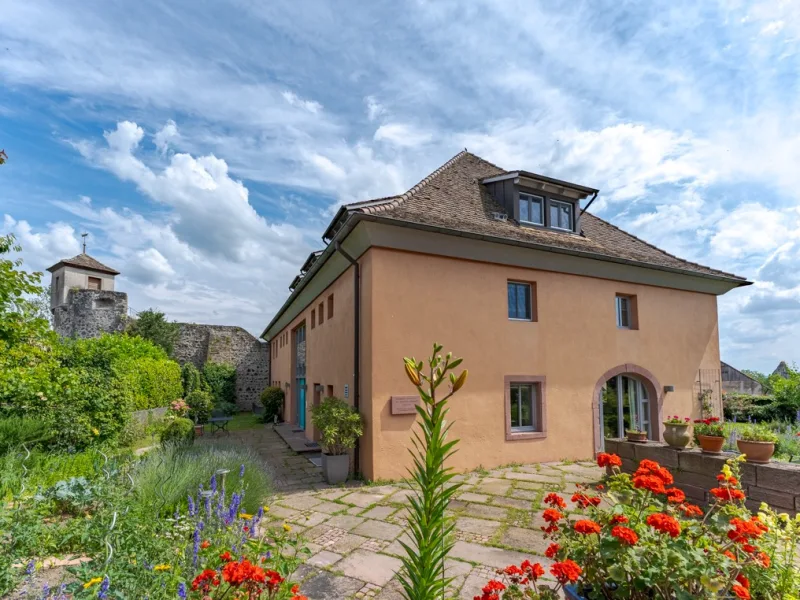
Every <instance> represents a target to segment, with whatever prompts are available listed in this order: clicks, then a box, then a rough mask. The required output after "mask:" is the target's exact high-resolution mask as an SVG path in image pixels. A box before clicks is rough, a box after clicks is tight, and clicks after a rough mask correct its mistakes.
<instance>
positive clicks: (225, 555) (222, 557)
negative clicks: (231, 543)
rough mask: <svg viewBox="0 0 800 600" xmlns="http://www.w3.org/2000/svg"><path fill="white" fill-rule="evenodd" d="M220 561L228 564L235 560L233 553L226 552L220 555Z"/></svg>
mask: <svg viewBox="0 0 800 600" xmlns="http://www.w3.org/2000/svg"><path fill="white" fill-rule="evenodd" d="M219 559H220V560H224V561H225V562H228V561H231V560H233V556H231V553H230V552H228V551H227V550H226V551H225V552H223V553H222V554H220V555H219Z"/></svg>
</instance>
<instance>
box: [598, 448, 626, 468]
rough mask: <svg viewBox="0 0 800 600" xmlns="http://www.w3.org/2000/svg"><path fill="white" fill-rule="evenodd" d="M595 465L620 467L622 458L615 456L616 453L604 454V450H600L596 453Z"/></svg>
mask: <svg viewBox="0 0 800 600" xmlns="http://www.w3.org/2000/svg"><path fill="white" fill-rule="evenodd" d="M597 466H598V467H621V466H622V459H621V458H620V457H619V456H617V455H616V454H606V453H605V452H601V453H600V454H598V455H597Z"/></svg>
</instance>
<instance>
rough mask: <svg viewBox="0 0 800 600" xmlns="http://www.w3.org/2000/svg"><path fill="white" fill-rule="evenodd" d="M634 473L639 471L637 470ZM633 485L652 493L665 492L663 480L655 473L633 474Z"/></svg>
mask: <svg viewBox="0 0 800 600" xmlns="http://www.w3.org/2000/svg"><path fill="white" fill-rule="evenodd" d="M636 473H639V471H637V472H636ZM633 487H635V488H638V489H642V490H647V491H649V492H652V493H653V494H663V493H665V492H666V488H665V487H664V482H663V481H662V480H661V479H660V478H658V477H656V476H655V475H648V474H644V475H637V474H634V477H633Z"/></svg>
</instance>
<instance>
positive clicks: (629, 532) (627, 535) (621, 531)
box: [611, 525, 639, 546]
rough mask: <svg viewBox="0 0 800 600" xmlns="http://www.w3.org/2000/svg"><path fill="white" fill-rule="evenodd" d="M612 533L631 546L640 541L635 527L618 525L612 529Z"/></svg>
mask: <svg viewBox="0 0 800 600" xmlns="http://www.w3.org/2000/svg"><path fill="white" fill-rule="evenodd" d="M611 535H613V536H614V537H615V538H617V539H618V540H619V541H620V542H622V543H623V544H628V545H629V546H633V545H634V544H635V543H636V542H638V541H639V536H638V535H636V532H635V531H634V530H633V529H628V528H627V527H623V526H622V525H617V526H616V527H614V529H612V530H611Z"/></svg>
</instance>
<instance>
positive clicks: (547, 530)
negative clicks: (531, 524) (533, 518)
mask: <svg viewBox="0 0 800 600" xmlns="http://www.w3.org/2000/svg"><path fill="white" fill-rule="evenodd" d="M542 531H544V532H545V533H554V532H556V531H558V525H556V524H555V523H550V525H548V526H547V527H542Z"/></svg>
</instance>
